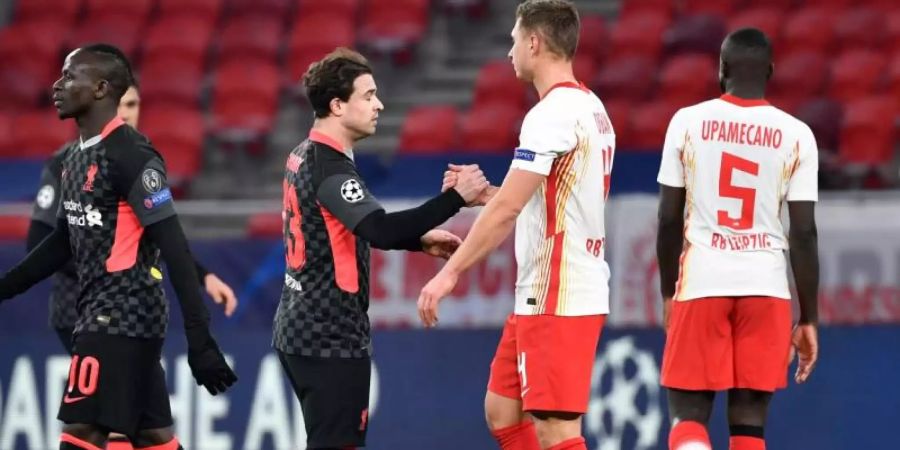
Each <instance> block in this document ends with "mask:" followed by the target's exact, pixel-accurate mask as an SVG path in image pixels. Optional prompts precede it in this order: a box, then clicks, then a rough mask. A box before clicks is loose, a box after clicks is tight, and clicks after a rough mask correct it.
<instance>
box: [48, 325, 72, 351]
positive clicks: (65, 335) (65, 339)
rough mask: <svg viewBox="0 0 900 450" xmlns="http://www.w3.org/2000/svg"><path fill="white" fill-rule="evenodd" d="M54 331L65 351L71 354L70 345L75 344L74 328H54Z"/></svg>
mask: <svg viewBox="0 0 900 450" xmlns="http://www.w3.org/2000/svg"><path fill="white" fill-rule="evenodd" d="M53 330H54V331H56V336H57V337H58V338H59V342H60V343H61V344H62V345H63V347H65V348H66V353H68V354H70V355H71V354H72V346H73V345H75V343H74V342H73V340H74V339H75V336H74V333H75V328H74V327H72V328H54V329H53Z"/></svg>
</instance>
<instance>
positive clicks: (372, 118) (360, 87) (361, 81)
mask: <svg viewBox="0 0 900 450" xmlns="http://www.w3.org/2000/svg"><path fill="white" fill-rule="evenodd" d="M377 91H378V88H377V86H375V78H373V77H372V75H370V74H363V75H360V76H358V77H356V80H354V81H353V93H352V94H350V98H349V99H347V102H346V103H345V102H341V103H342V105H341V109H343V114H342V115H341V123H342V124H343V125H344V127H345V128H347V130H349V131H350V132H351V133H352V134H353V138H354V140H359V139H362V138H365V137H368V136H371V135H373V134H375V127H376V125H378V112H379V111H381V110H383V109H384V105H383V104H382V103H381V100H379V99H378V95H376V94H377Z"/></svg>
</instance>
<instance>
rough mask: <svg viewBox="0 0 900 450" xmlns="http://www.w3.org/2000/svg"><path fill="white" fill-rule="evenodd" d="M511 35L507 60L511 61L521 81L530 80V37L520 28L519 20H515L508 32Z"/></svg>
mask: <svg viewBox="0 0 900 450" xmlns="http://www.w3.org/2000/svg"><path fill="white" fill-rule="evenodd" d="M510 36H511V37H512V43H513V44H512V48H510V49H509V54H508V55H507V56H509V60H510V61H511V62H512V65H513V70H515V71H516V77H517V78H518V79H520V80H523V81H528V82H530V81H532V75H531V67H530V57H531V49H530V48H529V47H530V45H531V38H530V37H529V36H526V34H525V30H524V29H522V27H521V24H520V21H519V20H518V19H517V20H516V25H515V26H514V27H513V29H512V33H510Z"/></svg>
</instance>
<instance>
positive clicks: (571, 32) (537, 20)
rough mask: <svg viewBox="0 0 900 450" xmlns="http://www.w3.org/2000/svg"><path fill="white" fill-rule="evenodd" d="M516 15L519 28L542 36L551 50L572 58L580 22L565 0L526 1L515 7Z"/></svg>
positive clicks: (574, 9) (572, 7)
mask: <svg viewBox="0 0 900 450" xmlns="http://www.w3.org/2000/svg"><path fill="white" fill-rule="evenodd" d="M516 18H517V19H519V26H520V27H522V28H525V29H527V30H530V31H536V32H538V33H540V34H541V35H543V37H544V39H545V41H546V42H547V47H549V49H550V51H552V52H553V53H556V54H557V55H560V56H564V57H565V58H566V59H570V60H571V59H572V58H574V57H575V51H576V50H577V49H578V32H579V29H580V28H581V24H580V21H579V19H578V9H576V8H575V5H574V4H573V3H572V2H570V1H569V0H526V1H525V2H523V3H522V4H520V5H519V7H518V8H516Z"/></svg>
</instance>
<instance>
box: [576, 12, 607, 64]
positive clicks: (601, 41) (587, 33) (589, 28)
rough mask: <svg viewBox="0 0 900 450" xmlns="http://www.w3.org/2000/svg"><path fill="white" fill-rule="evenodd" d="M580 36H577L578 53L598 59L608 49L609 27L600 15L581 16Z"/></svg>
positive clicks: (601, 57)
mask: <svg viewBox="0 0 900 450" xmlns="http://www.w3.org/2000/svg"><path fill="white" fill-rule="evenodd" d="M579 34H580V36H579V37H578V54H579V55H581V56H587V57H590V58H591V59H593V60H594V61H598V62H599V61H600V60H602V59H603V58H604V57H605V56H606V53H607V52H608V51H609V27H608V26H607V25H606V19H605V18H604V17H603V16H601V15H596V14H594V15H584V16H582V17H581V29H580V33H579Z"/></svg>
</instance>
